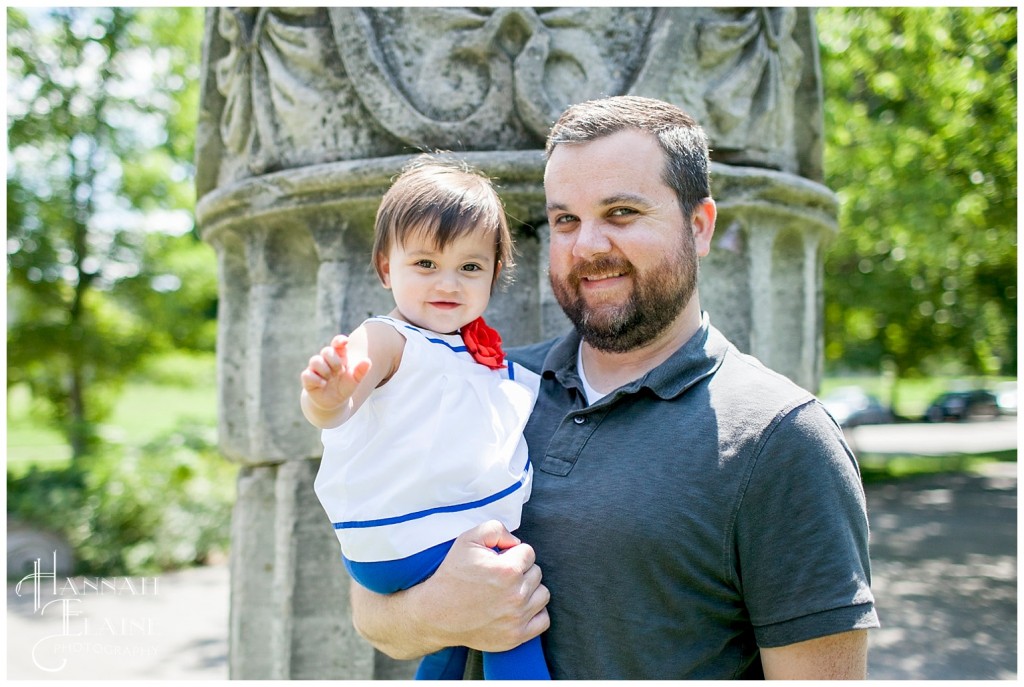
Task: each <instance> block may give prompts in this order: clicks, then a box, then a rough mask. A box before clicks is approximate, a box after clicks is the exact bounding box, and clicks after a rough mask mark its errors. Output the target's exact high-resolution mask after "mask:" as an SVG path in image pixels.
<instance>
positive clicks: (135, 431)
mask: <svg viewBox="0 0 1024 687" xmlns="http://www.w3.org/2000/svg"><path fill="white" fill-rule="evenodd" d="M186 363H187V369H188V370H191V371H192V373H191V374H189V375H186V374H179V375H174V374H169V372H171V371H183V370H185V369H186ZM213 369H214V368H213V362H212V356H206V357H205V358H203V357H200V358H196V357H192V358H190V359H188V360H186V359H185V358H184V357H182V356H174V357H171V358H168V359H167V360H164V361H161V362H159V363H156V364H154V366H153V367H152V368H151V371H152V372H153V373H152V374H149V375H147V378H146V379H141V380H138V381H135V382H130V383H128V384H127V385H126V386H125V387H124V390H123V391H122V393H121V394H120V396H119V397H118V399H117V401H116V402H115V404H114V407H113V409H112V412H111V415H110V417H109V418H108V419H107V421H106V422H105V423H103V425H102V426H101V427H100V433H101V436H102V437H103V438H104V439H105V440H106V441H109V442H111V443H117V444H124V445H130V446H141V445H144V444H146V443H148V442H150V441H152V440H153V439H154V438H156V437H157V436H160V435H161V434H163V433H165V432H167V431H169V430H171V429H173V428H175V427H176V426H177V425H178V423H179V422H181V421H183V420H194V421H196V422H198V423H200V424H206V425H216V418H217V389H216V377H215V374H214V373H213ZM154 379H155V380H157V381H153V380H154ZM39 413H40V411H39V409H38V408H34V407H33V403H32V398H31V395H30V393H29V391H28V389H27V388H25V387H13V388H11V389H8V392H7V467H8V470H13V471H14V472H15V473H20V472H23V471H25V470H27V469H28V467H29V466H30V465H33V464H35V465H39V466H40V467H54V468H56V467H60V466H62V465H66V464H67V462H68V461H69V460H70V459H71V449H70V447H69V446H68V444H67V442H66V440H65V438H64V435H63V434H61V433H60V432H59V431H58V430H57V429H55V428H53V427H52V426H50V425H48V424H47V423H46V422H45V420H43V419H42V418H41V417H39Z"/></svg>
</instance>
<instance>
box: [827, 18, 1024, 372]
mask: <svg viewBox="0 0 1024 687" xmlns="http://www.w3.org/2000/svg"><path fill="white" fill-rule="evenodd" d="M817 25H818V31H819V35H820V39H821V45H822V70H823V75H824V90H825V117H826V126H825V130H826V144H825V166H826V177H827V184H828V185H829V186H830V187H831V188H833V189H835V190H836V191H837V193H838V194H839V197H840V203H841V205H840V227H841V230H840V235H839V237H838V240H837V241H836V242H835V243H834V244H832V245H831V247H830V249H829V252H828V254H827V256H826V260H825V275H826V276H825V303H826V313H825V338H826V351H825V356H826V365H827V367H828V369H830V370H836V369H838V368H840V367H843V368H846V369H851V368H852V369H859V370H867V371H876V372H877V371H879V370H880V369H882V368H883V366H887V367H891V368H892V369H893V370H894V371H895V373H896V376H897V378H898V377H901V376H911V375H916V374H919V373H934V372H938V371H946V372H957V373H963V372H969V373H981V374H996V373H1001V374H1015V373H1016V366H1017V358H1016V340H1017V320H1016V310H1017V303H1016V299H1017V293H1016V289H1017V281H1016V275H1017V267H1016V265H1017V232H1016V221H1017V95H1016V93H1017V71H1016V64H1017V12H1016V9H1015V8H1010V7H988V8H963V7H930V8H906V7H903V8H886V7H878V8H864V7H860V8H842V7H834V8H828V9H822V10H819V11H818V13H817Z"/></svg>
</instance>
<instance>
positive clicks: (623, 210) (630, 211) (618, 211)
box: [608, 208, 637, 217]
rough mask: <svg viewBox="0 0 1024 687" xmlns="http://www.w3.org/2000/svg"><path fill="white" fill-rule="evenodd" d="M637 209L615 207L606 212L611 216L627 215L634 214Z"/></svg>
mask: <svg viewBox="0 0 1024 687" xmlns="http://www.w3.org/2000/svg"><path fill="white" fill-rule="evenodd" d="M635 214H637V211H636V210H634V209H633V208H615V209H614V210H612V211H611V212H609V213H608V215H609V216H611V217H628V216H629V215H635Z"/></svg>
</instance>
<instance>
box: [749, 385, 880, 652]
mask: <svg viewBox="0 0 1024 687" xmlns="http://www.w3.org/2000/svg"><path fill="white" fill-rule="evenodd" d="M734 556H735V560H734V567H733V569H734V570H735V574H736V575H737V580H736V583H737V584H738V586H739V588H740V589H741V590H742V595H743V599H744V602H745V604H746V606H747V612H748V613H749V616H750V620H751V623H752V624H753V626H754V633H755V636H756V639H757V643H758V645H759V646H761V647H765V648H768V647H778V646H785V645H787V644H793V643H796V642H801V641H805V640H808V639H815V638H817V637H823V636H825V635H829V634H835V633H838V632H845V631H848V630H854V629H864V628H869V627H877V626H878V619H877V616H876V613H875V608H874V597H873V596H872V594H871V589H870V582H871V571H870V562H869V559H868V521H867V511H866V504H865V497H864V489H863V485H862V483H861V479H860V471H859V469H858V467H857V464H856V460H855V458H854V457H853V454H852V453H851V451H850V449H849V448H848V447H847V445H846V443H845V441H844V440H843V438H842V432H841V430H840V429H839V428H838V426H836V424H835V422H834V421H832V419H831V418H830V417H829V416H828V414H827V413H826V412H825V410H824V408H822V406H821V405H820V404H819V403H818V402H817V401H810V402H808V403H805V404H803V405H801V406H799V407H797V408H795V409H793V410H791V411H790V412H788V413H785V414H783V415H781V416H780V417H779V418H777V420H776V421H775V422H774V423H773V424H772V426H770V427H769V428H768V430H767V431H766V432H765V434H764V436H762V438H761V446H760V449H759V450H758V451H757V454H756V459H755V460H754V461H753V464H752V466H751V468H750V475H749V478H748V480H747V482H746V486H745V488H744V490H743V493H742V495H741V499H740V502H739V508H738V510H737V515H736V528H735V537H734Z"/></svg>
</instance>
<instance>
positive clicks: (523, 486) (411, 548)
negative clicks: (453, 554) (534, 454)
mask: <svg viewBox="0 0 1024 687" xmlns="http://www.w3.org/2000/svg"><path fill="white" fill-rule="evenodd" d="M372 321H377V322H384V323H387V324H389V325H391V326H392V327H394V328H395V329H396V330H397V331H398V332H399V333H400V334H402V335H403V336H404V337H405V339H406V343H405V350H404V352H403V354H402V362H401V364H400V365H399V368H398V370H397V371H396V372H395V373H394V375H392V377H391V379H390V380H388V382H387V384H384V385H383V386H381V387H380V388H378V389H375V390H374V391H373V393H372V394H371V395H370V397H369V398H368V399H367V400H366V401H365V402H364V403H363V405H362V406H361V407H360V408H359V409H358V410H357V411H356V412H355V414H354V415H352V417H351V418H349V419H348V421H346V422H345V423H344V424H342V425H340V426H339V427H336V428H332V429H326V430H324V431H323V434H322V435H321V440H322V441H323V445H324V454H323V460H322V461H321V464H320V469H319V472H318V473H317V476H316V480H315V481H314V485H313V487H314V490H315V492H316V495H317V497H318V498H319V499H320V503H321V504H322V505H323V507H324V510H325V511H326V512H327V515H328V516H329V517H330V520H331V523H332V524H333V526H334V531H335V532H336V533H337V535H338V540H339V541H340V543H341V550H342V554H343V556H344V557H345V558H346V559H348V560H349V561H355V562H378V561H392V560H398V559H402V558H406V557H409V556H412V555H413V554H416V553H419V552H422V551H425V550H426V549H429V548H431V547H434V546H436V545H439V544H442V543H444V542H448V541H450V540H452V539H455V538H456V537H457V536H459V535H460V534H462V533H463V532H465V531H466V530H468V529H470V528H472V527H475V526H476V525H479V524H480V523H482V522H484V521H486V520H491V519H495V520H499V521H501V522H502V523H503V524H504V525H505V527H506V528H508V530H509V531H510V532H511V531H514V530H515V529H517V528H518V527H519V521H520V515H521V512H522V505H523V503H525V502H526V500H527V499H528V498H529V495H530V488H531V486H532V477H533V469H532V466H531V465H530V460H529V455H528V452H527V446H526V440H525V439H524V438H523V428H524V427H525V426H526V422H527V420H528V419H529V417H530V413H531V411H532V410H533V405H534V402H535V401H536V397H537V388H538V384H539V379H540V378H539V377H538V376H537V375H536V374H534V373H533V372H531V371H530V370H527V369H526V368H523V367H521V366H519V365H516V364H514V363H513V362H511V361H506V362H507V368H506V369H499V370H492V369H490V368H488V367H486V366H485V365H481V364H480V363H478V362H476V361H475V360H474V359H473V357H472V355H471V354H470V353H469V352H468V351H467V350H466V346H465V344H464V342H463V340H462V337H461V335H459V334H437V333H435V332H432V331H430V330H426V329H420V328H418V327H414V326H412V325H410V324H407V323H405V322H401V321H398V320H394V319H391V318H388V317H375V318H372Z"/></svg>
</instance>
